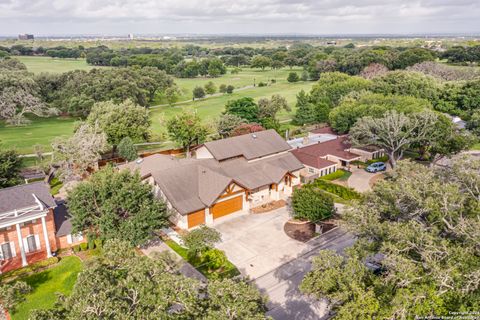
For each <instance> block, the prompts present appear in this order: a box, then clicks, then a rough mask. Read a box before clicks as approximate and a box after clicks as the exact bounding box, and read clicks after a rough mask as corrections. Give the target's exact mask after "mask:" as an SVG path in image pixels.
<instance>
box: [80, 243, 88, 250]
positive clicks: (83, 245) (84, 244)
mask: <svg viewBox="0 0 480 320" xmlns="http://www.w3.org/2000/svg"><path fill="white" fill-rule="evenodd" d="M80 249H81V251H87V249H88V243H87V242H84V243H80Z"/></svg>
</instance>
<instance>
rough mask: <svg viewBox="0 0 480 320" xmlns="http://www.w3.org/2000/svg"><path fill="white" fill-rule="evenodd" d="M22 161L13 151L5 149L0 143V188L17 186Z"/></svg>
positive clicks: (19, 180)
mask: <svg viewBox="0 0 480 320" xmlns="http://www.w3.org/2000/svg"><path fill="white" fill-rule="evenodd" d="M21 167H22V159H21V158H20V157H19V156H18V154H17V152H16V151H15V150H11V149H10V150H9V149H5V148H4V147H3V146H2V145H1V143H0V188H6V187H11V186H14V185H16V184H19V183H20V182H21V181H22V180H21V178H20V168H21Z"/></svg>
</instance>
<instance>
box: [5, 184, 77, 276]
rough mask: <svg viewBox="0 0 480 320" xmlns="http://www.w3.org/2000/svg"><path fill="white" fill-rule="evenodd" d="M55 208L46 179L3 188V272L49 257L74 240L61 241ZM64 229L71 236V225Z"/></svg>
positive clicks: (55, 204) (66, 234)
mask: <svg viewBox="0 0 480 320" xmlns="http://www.w3.org/2000/svg"><path fill="white" fill-rule="evenodd" d="M56 209H57V203H56V202H55V200H54V199H53V197H52V196H51V195H50V187H49V186H48V185H47V184H45V183H44V182H43V181H42V182H35V183H30V184H24V185H19V186H14V187H10V188H4V189H0V273H3V272H7V271H10V270H14V269H17V268H20V267H22V266H26V265H28V264H30V263H34V262H37V261H40V260H43V259H46V258H48V257H51V256H52V253H53V252H55V251H56V250H57V249H60V248H66V247H69V246H70V245H72V244H73V241H71V242H70V243H68V241H67V240H66V239H65V242H64V241H62V239H63V238H62V235H60V234H59V233H58V228H57V225H56V222H57V220H56V219H55V214H56V212H55V210H56ZM64 232H65V234H64V235H63V236H65V237H68V235H69V233H71V226H70V228H68V226H67V227H64ZM70 236H71V235H70ZM82 240H83V238H82ZM78 241H81V240H78Z"/></svg>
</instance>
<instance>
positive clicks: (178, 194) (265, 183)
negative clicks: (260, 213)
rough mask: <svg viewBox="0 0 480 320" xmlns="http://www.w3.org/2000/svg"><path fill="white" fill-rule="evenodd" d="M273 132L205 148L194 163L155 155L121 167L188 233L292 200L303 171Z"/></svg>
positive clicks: (198, 148) (195, 156)
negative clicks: (145, 185)
mask: <svg viewBox="0 0 480 320" xmlns="http://www.w3.org/2000/svg"><path fill="white" fill-rule="evenodd" d="M289 150H290V146H289V145H288V144H287V143H286V142H285V140H283V139H282V137H280V136H279V135H278V133H276V132H275V131H274V130H266V131H261V132H255V133H252V134H246V135H242V136H238V137H232V138H228V139H222V140H217V141H211V142H206V143H205V144H203V145H201V146H199V147H197V148H195V150H194V151H195V155H194V157H193V158H187V159H179V158H175V157H172V156H166V155H160V154H157V155H153V156H150V157H146V158H143V159H139V160H137V161H135V162H131V163H128V164H125V165H121V166H119V168H120V169H130V170H132V171H133V170H138V172H139V173H140V175H141V176H142V178H143V179H144V180H145V181H148V183H150V184H152V185H153V186H154V187H155V193H156V195H157V196H158V197H159V198H161V199H163V200H165V201H166V203H167V206H168V207H169V208H170V209H171V211H172V213H173V214H172V216H171V221H172V222H173V223H175V224H176V225H177V226H179V227H181V228H184V229H189V228H192V227H195V226H198V225H201V224H207V225H210V224H213V223H214V222H215V220H217V219H219V218H221V217H224V216H227V215H230V214H233V213H236V212H245V211H248V210H249V209H250V208H253V207H256V206H259V205H262V204H264V203H267V202H270V201H273V200H279V199H281V198H285V197H288V196H290V195H291V194H292V191H293V188H294V187H295V186H297V185H299V184H300V179H299V177H300V170H301V169H302V168H303V165H302V164H301V163H300V161H298V160H297V159H296V158H295V157H294V156H293V155H292V154H290V153H289V152H288V151H289Z"/></svg>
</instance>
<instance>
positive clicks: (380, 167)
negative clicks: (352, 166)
mask: <svg viewBox="0 0 480 320" xmlns="http://www.w3.org/2000/svg"><path fill="white" fill-rule="evenodd" d="M365 170H367V171H368V172H372V173H375V172H378V171H385V170H387V165H386V164H385V163H384V162H375V163H372V164H371V165H369V166H368V167H367V168H365Z"/></svg>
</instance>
